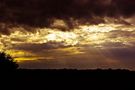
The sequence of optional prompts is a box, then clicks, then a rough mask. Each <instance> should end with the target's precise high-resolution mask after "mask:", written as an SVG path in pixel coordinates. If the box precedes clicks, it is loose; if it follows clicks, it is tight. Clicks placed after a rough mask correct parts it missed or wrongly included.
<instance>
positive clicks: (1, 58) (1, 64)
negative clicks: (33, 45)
mask: <svg viewBox="0 0 135 90" xmlns="http://www.w3.org/2000/svg"><path fill="white" fill-rule="evenodd" d="M18 67H19V65H18V64H17V62H16V61H15V60H14V59H13V58H12V57H11V56H10V55H9V54H6V53H5V52H0V70H16V69H17V68H18Z"/></svg>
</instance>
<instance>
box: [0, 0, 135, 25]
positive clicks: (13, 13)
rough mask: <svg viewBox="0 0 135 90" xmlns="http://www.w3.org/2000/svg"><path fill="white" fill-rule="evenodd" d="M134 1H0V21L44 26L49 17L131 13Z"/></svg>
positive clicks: (47, 22)
mask: <svg viewBox="0 0 135 90" xmlns="http://www.w3.org/2000/svg"><path fill="white" fill-rule="evenodd" d="M134 13H135V0H130V1H129V0H21V1H20V0H1V1H0V21H3V22H14V23H20V24H27V25H32V26H48V25H50V23H51V22H52V18H61V19H64V20H65V21H67V23H69V18H70V17H73V18H76V19H77V18H85V17H92V16H111V17H116V16H119V15H122V16H131V15H133V14H134Z"/></svg>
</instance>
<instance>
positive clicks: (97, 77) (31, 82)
mask: <svg viewBox="0 0 135 90" xmlns="http://www.w3.org/2000/svg"><path fill="white" fill-rule="evenodd" d="M0 76H1V77H0V80H1V82H2V84H1V86H2V85H7V86H8V85H11V86H12V87H13V88H18V87H19V88H21V89H22V88H24V89H26V90H27V89H28V88H30V90H31V89H35V88H38V90H40V88H42V89H43V90H45V89H47V88H49V89H53V88H56V89H57V88H59V89H63V90H65V89H73V88H75V89H77V88H79V89H80V88H82V89H83V90H85V89H86V88H87V89H92V88H95V89H97V88H99V89H107V90H110V89H118V88H120V89H125V88H128V89H133V88H134V86H135V84H134V81H135V72H134V71H128V70H111V69H108V70H100V69H97V70H66V69H63V70H25V69H19V70H16V71H7V72H6V71H4V72H3V71H1V74H0ZM4 88H9V87H4Z"/></svg>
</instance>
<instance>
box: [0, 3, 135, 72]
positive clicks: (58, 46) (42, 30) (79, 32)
mask: <svg viewBox="0 0 135 90" xmlns="http://www.w3.org/2000/svg"><path fill="white" fill-rule="evenodd" d="M0 50H1V51H6V52H7V53H9V54H11V55H12V56H13V57H14V58H15V59H16V60H17V61H18V63H19V65H20V67H21V68H41V69H43V68H47V69H48V68H49V69H57V68H75V69H92V68H125V69H130V70H135V56H134V54H135V0H1V1H0Z"/></svg>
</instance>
